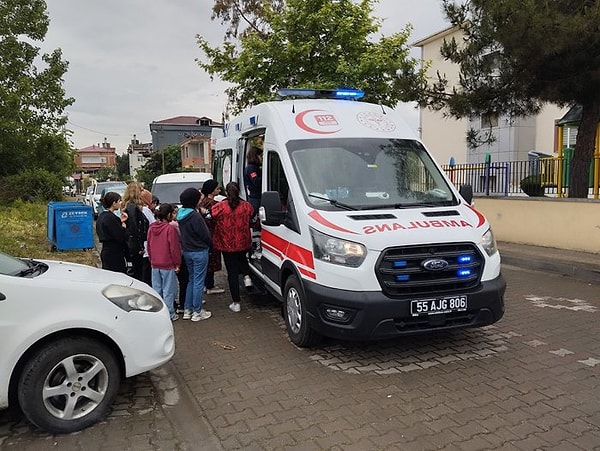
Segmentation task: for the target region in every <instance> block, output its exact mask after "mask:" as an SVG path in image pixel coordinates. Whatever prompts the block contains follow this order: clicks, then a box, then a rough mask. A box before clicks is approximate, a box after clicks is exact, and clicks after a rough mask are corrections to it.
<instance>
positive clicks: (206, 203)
mask: <svg viewBox="0 0 600 451" xmlns="http://www.w3.org/2000/svg"><path fill="white" fill-rule="evenodd" d="M200 191H201V193H202V199H201V200H200V207H202V208H205V209H208V210H210V208H211V207H212V206H213V205H215V204H216V203H217V201H216V200H215V196H217V195H218V194H219V192H220V191H221V188H220V187H219V184H218V183H217V181H216V180H213V179H210V180H207V181H205V182H204V184H203V185H202V189H201V190H200ZM204 220H205V221H206V225H207V226H208V230H209V231H210V234H211V236H213V235H214V233H215V222H214V220H212V219H211V218H209V217H204ZM216 271H221V252H219V251H218V250H216V249H215V248H214V247H212V248H211V249H210V250H209V251H208V269H207V270H206V279H204V290H205V293H206V294H219V293H224V292H225V290H224V289H223V288H221V287H217V286H215V272H216Z"/></svg>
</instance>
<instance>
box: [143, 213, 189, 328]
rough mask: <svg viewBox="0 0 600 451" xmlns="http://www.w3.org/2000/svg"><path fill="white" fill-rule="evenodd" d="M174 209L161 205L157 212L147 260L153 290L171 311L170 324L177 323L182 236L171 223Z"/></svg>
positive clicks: (149, 236)
mask: <svg viewBox="0 0 600 451" xmlns="http://www.w3.org/2000/svg"><path fill="white" fill-rule="evenodd" d="M174 211H175V209H174V208H173V206H172V205H171V204H162V205H161V206H160V207H159V208H158V211H157V213H156V216H157V219H158V220H157V221H154V222H153V223H152V224H150V227H149V228H148V247H147V249H148V259H149V261H150V265H151V266H152V288H154V289H155V290H156V292H157V293H158V294H160V295H161V296H162V298H163V300H164V301H165V304H166V305H167V308H168V309H169V315H170V316H171V321H177V320H178V319H179V315H178V314H177V313H176V312H175V296H176V294H177V272H179V268H180V265H181V244H180V243H179V234H178V233H177V230H176V229H175V227H172V226H171V224H170V222H171V221H172V220H173V214H174Z"/></svg>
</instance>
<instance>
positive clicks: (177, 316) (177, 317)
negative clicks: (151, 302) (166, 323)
mask: <svg viewBox="0 0 600 451" xmlns="http://www.w3.org/2000/svg"><path fill="white" fill-rule="evenodd" d="M178 319H179V315H178V314H177V313H175V314H174V315H173V316H171V321H177V320H178Z"/></svg>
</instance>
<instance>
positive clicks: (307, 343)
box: [283, 276, 321, 348]
mask: <svg viewBox="0 0 600 451" xmlns="http://www.w3.org/2000/svg"><path fill="white" fill-rule="evenodd" d="M283 309H284V311H283V317H284V319H285V327H286V329H287V332H288V335H289V337H290V340H291V341H292V343H294V344H295V345H296V346H298V347H300V348H309V347H311V346H314V345H316V344H317V343H318V342H319V341H321V335H320V334H319V333H317V332H316V331H315V330H314V329H313V328H311V327H310V325H309V324H308V312H307V311H306V300H305V297H304V291H303V290H302V285H301V284H300V282H299V281H298V278H297V277H296V276H290V277H288V279H287V281H286V282H285V287H284V305H283Z"/></svg>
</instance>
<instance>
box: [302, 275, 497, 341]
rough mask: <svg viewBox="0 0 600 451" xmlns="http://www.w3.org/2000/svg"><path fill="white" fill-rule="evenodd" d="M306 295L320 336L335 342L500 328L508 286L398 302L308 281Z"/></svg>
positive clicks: (482, 286) (376, 294)
mask: <svg viewBox="0 0 600 451" xmlns="http://www.w3.org/2000/svg"><path fill="white" fill-rule="evenodd" d="M304 290H305V294H306V300H307V310H308V316H309V322H310V325H311V327H312V328H313V329H314V330H315V331H317V332H319V333H321V334H322V335H324V336H327V337H332V338H342V339H345V340H373V339H384V338H393V337H397V336H401V335H412V334H418V333H427V332H434V331H440V330H450V329H461V328H467V327H481V326H486V325H489V324H492V323H495V322H496V321H498V320H500V318H502V316H503V315H504V292H505V290H506V282H505V280H504V278H503V277H502V275H500V276H498V277H497V278H496V279H493V280H490V281H486V282H482V283H481V284H480V285H479V286H478V287H477V288H475V289H470V290H464V291H460V292H455V293H454V292H452V293H447V292H444V293H443V294H441V293H428V294H427V295H424V296H423V295H416V296H414V297H398V298H391V297H388V296H386V295H384V294H383V293H382V292H380V291H362V292H359V291H347V290H339V289H332V288H328V287H325V286H322V285H318V284H315V283H311V282H306V281H305V284H304ZM458 299H459V300H460V302H458V301H456V305H455V300H458ZM464 303H466V305H464ZM423 310H425V311H423Z"/></svg>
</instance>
